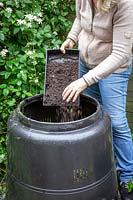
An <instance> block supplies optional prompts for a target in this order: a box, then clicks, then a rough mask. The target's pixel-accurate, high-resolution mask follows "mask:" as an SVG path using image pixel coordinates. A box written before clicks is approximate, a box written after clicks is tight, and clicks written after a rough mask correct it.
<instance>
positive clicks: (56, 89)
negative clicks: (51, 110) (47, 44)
mask: <svg viewBox="0 0 133 200" xmlns="http://www.w3.org/2000/svg"><path fill="white" fill-rule="evenodd" d="M78 68H79V60H70V59H64V60H63V62H62V60H57V61H53V60H52V61H49V62H48V64H47V73H46V86H45V87H46V88H45V96H44V104H45V105H55V106H78V104H79V100H77V101H76V102H74V103H72V102H70V103H66V102H65V101H63V99H62V93H63V91H64V89H65V87H66V86H68V85H69V84H70V83H71V82H72V81H74V80H76V79H78V75H79V69H78Z"/></svg>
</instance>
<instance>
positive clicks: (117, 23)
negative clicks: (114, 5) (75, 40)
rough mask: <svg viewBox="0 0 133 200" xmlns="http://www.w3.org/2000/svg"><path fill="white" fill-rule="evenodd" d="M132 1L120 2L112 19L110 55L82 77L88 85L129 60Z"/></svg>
mask: <svg viewBox="0 0 133 200" xmlns="http://www.w3.org/2000/svg"><path fill="white" fill-rule="evenodd" d="M132 29H133V1H131V0H121V1H119V3H118V9H117V11H116V13H115V15H114V19H113V44H112V45H113V47H112V53H111V55H110V56H108V57H107V58H106V59H105V60H104V61H102V62H101V63H100V64H99V65H98V66H96V67H95V68H94V69H92V70H90V71H89V72H88V73H87V74H85V75H84V78H85V80H86V81H87V83H88V85H92V84H93V83H95V82H98V81H99V80H100V79H103V78H105V77H106V76H108V75H110V74H111V73H113V72H115V71H116V70H117V69H119V68H120V66H122V65H124V63H126V62H128V61H129V60H130V59H131V51H132V41H133V40H132V38H133V30H132Z"/></svg>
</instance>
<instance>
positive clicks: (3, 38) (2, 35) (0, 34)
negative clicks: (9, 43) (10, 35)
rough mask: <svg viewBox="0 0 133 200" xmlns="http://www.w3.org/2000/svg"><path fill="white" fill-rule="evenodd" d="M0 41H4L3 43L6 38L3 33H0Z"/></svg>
mask: <svg viewBox="0 0 133 200" xmlns="http://www.w3.org/2000/svg"><path fill="white" fill-rule="evenodd" d="M0 40H2V41H4V40H5V36H4V34H3V33H2V31H0Z"/></svg>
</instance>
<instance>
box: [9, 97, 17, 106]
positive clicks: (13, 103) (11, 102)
mask: <svg viewBox="0 0 133 200" xmlns="http://www.w3.org/2000/svg"><path fill="white" fill-rule="evenodd" d="M15 103H16V100H15V99H11V100H8V102H7V104H8V105H9V106H14V105H15Z"/></svg>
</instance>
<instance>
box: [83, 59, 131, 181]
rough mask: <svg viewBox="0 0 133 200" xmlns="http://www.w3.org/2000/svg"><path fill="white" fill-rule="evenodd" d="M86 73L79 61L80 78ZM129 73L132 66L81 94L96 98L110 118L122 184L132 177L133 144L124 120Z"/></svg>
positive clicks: (86, 69) (84, 66)
mask: <svg viewBox="0 0 133 200" xmlns="http://www.w3.org/2000/svg"><path fill="white" fill-rule="evenodd" d="M88 71H89V69H88V68H87V67H86V65H85V63H84V62H83V61H81V62H80V76H81V77H82V76H83V75H84V74H86V73H87V72H88ZM131 71H132V66H130V67H129V68H128V69H127V70H126V71H124V72H121V73H113V74H111V75H109V76H108V77H106V78H104V79H102V80H100V81H99V82H98V83H95V84H93V85H91V86H89V87H87V88H86V89H85V90H84V92H83V93H84V94H85V95H90V96H92V97H94V98H96V99H97V100H98V101H99V102H100V104H101V105H103V107H104V109H105V110H106V111H107V113H108V114H109V115H110V117H111V121H112V133H113V146H114V150H115V153H116V159H117V166H116V169H117V170H118V171H119V172H120V181H122V182H128V181H129V180H130V179H131V178H132V177H133V143H132V136H131V131H130V129H129V126H128V122H127V118H126V95H127V87H128V80H129V76H130V74H131Z"/></svg>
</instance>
